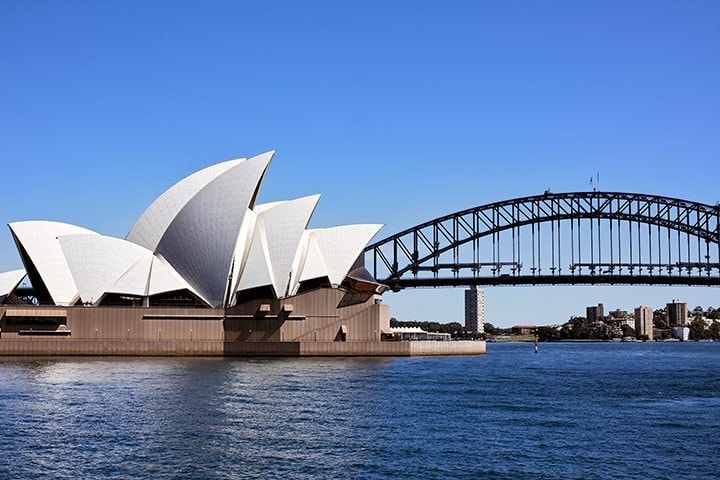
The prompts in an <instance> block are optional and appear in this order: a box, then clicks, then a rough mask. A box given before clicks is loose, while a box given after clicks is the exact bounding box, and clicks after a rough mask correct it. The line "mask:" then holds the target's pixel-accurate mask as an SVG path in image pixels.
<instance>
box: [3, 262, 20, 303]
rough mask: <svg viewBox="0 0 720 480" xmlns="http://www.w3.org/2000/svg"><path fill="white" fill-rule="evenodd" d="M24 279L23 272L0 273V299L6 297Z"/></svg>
mask: <svg viewBox="0 0 720 480" xmlns="http://www.w3.org/2000/svg"><path fill="white" fill-rule="evenodd" d="M23 278H25V270H24V269H22V268H21V269H19V270H11V271H9V272H2V273H0V298H4V297H7V296H8V295H10V293H12V291H13V290H15V289H16V288H17V286H18V285H20V282H22V279H23Z"/></svg>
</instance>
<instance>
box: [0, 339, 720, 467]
mask: <svg viewBox="0 0 720 480" xmlns="http://www.w3.org/2000/svg"><path fill="white" fill-rule="evenodd" d="M719 436H720V343H683V344H679V343H622V344H612V343H574V344H569V343H568V344H561V343H554V344H541V345H540V353H539V354H535V353H534V352H533V347H532V345H531V344H517V343H516V344H500V343H497V344H495V343H491V344H488V353H487V355H484V356H478V357H418V358H384V359H369V358H365V359H357V358H315V359H197V358H119V359H116V358H107V357H103V358H54V359H47V358H44V359H38V358H33V359H29V358H14V359H13V358H0V439H1V440H2V447H0V479H13V478H72V479H76V478H102V479H106V478H153V479H158V478H199V479H205V478H207V479H215V478H218V479H230V478H263V479H267V478H372V479H383V478H393V479H397V478H438V479H445V478H468V479H471V478H472V479H477V478H492V479H503V478H507V479H518V478H530V479H533V478H536V479H556V478H583V479H594V478H602V479H606V478H620V479H621V478H667V479H682V478H687V479H690V478H692V479H697V478H720V437H719Z"/></svg>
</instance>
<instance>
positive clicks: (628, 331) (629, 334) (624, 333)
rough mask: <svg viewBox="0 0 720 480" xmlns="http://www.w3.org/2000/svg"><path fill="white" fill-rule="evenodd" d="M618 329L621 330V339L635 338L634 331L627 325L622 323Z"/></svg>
mask: <svg viewBox="0 0 720 480" xmlns="http://www.w3.org/2000/svg"><path fill="white" fill-rule="evenodd" d="M620 328H621V329H622V336H623V337H632V338H635V329H634V328H632V327H631V326H630V325H627V324H625V323H623V324H622V326H621V327H620Z"/></svg>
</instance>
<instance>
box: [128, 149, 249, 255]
mask: <svg viewBox="0 0 720 480" xmlns="http://www.w3.org/2000/svg"><path fill="white" fill-rule="evenodd" d="M244 160H245V159H244V158H239V159H236V160H229V161H227V162H222V163H218V164H215V165H212V166H210V167H207V168H204V169H202V170H200V171H198V172H195V173H193V174H192V175H190V176H188V177H185V178H184V179H182V180H180V181H179V182H178V183H176V184H175V185H173V186H172V187H170V188H169V189H167V190H166V191H165V192H164V193H163V194H162V195H160V196H159V197H158V198H157V199H156V200H155V201H154V202H153V203H151V204H150V206H149V207H148V208H147V209H146V210H145V211H144V212H143V214H142V215H140V218H138V219H137V221H136V222H135V224H134V225H133V226H132V228H131V229H130V232H129V233H128V234H127V237H125V239H126V240H128V241H130V242H133V243H137V244H138V245H142V246H143V247H145V248H147V249H148V250H152V251H154V250H155V249H156V248H157V246H158V243H160V239H161V238H162V236H163V235H164V234H165V231H166V230H167V228H168V226H169V225H170V223H171V222H172V221H173V220H174V219H175V217H176V216H177V214H178V213H179V212H180V210H182V208H183V207H185V205H186V204H187V203H188V202H189V201H190V199H191V198H193V197H194V196H195V195H197V193H198V192H199V191H200V190H202V189H203V188H205V187H206V186H207V184H208V183H210V182H212V181H213V180H215V179H216V178H217V177H218V176H220V175H222V174H223V173H225V172H226V171H228V170H229V169H231V168H232V167H234V166H237V165H238V164H239V163H241V162H243V161H244Z"/></svg>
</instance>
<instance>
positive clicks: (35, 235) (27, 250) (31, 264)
mask: <svg viewBox="0 0 720 480" xmlns="http://www.w3.org/2000/svg"><path fill="white" fill-rule="evenodd" d="M8 226H9V227H10V231H11V232H12V234H13V236H14V238H15V241H16V243H17V244H18V250H20V254H21V257H22V260H23V264H25V270H26V271H27V272H28V276H29V277H30V282H31V283H32V284H33V288H34V289H36V290H40V289H46V290H47V293H48V294H49V296H50V297H51V300H52V302H53V303H55V304H56V305H65V306H67V305H73V304H74V303H75V302H76V300H77V298H78V289H77V287H76V286H75V281H74V279H73V276H72V274H71V273H70V268H69V267H68V264H67V262H66V260H65V255H63V252H62V249H61V248H60V243H59V242H58V237H60V236H63V235H73V234H87V235H97V233H95V232H93V231H91V230H88V229H86V228H82V227H78V226H75V225H70V224H68V223H61V222H51V221H43V220H31V221H26V222H15V223H11V224H9V225H8ZM34 272H37V275H35V273H34Z"/></svg>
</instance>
